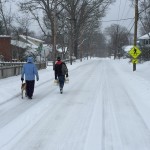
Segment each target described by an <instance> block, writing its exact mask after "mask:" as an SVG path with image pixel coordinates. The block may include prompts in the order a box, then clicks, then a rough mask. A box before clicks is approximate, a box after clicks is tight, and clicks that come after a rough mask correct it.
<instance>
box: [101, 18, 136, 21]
mask: <svg viewBox="0 0 150 150" xmlns="http://www.w3.org/2000/svg"><path fill="white" fill-rule="evenodd" d="M130 19H134V18H124V19H116V20H106V21H101V22H112V21H122V20H130Z"/></svg>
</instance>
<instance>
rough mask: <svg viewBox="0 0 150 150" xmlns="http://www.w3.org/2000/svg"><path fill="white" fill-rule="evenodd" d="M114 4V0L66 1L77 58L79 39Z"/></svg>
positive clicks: (65, 6)
mask: <svg viewBox="0 0 150 150" xmlns="http://www.w3.org/2000/svg"><path fill="white" fill-rule="evenodd" d="M112 2H113V1H112V0H92V1H91V0H71V1H70V0H64V5H63V7H64V8H65V10H66V11H67V12H68V15H67V16H68V18H69V22H70V25H71V27H72V46H73V53H74V55H75V56H76V57H77V58H78V57H79V56H78V45H79V44H78V43H79V40H80V38H79V37H80V36H81V34H83V33H84V32H86V31H87V27H89V26H88V25H89V24H94V22H93V21H94V20H96V21H97V20H99V19H100V18H101V17H103V16H104V13H105V12H106V10H107V8H108V6H109V5H110V4H111V3H112ZM93 26H94V25H93ZM90 27H92V25H91V26H90ZM88 29H91V28H88Z"/></svg>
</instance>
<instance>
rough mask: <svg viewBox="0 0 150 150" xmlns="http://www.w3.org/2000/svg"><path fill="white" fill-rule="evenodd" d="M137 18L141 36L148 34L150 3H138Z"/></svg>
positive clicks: (146, 1)
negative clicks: (139, 23)
mask: <svg viewBox="0 0 150 150" xmlns="http://www.w3.org/2000/svg"><path fill="white" fill-rule="evenodd" d="M139 18H140V22H141V28H140V33H141V35H143V34H146V33H149V32H150V1H149V0H144V1H143V2H141V3H140V11H139Z"/></svg>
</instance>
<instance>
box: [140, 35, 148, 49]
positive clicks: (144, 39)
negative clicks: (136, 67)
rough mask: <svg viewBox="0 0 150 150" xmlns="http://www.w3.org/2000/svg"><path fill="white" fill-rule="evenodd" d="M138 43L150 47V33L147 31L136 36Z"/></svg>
mask: <svg viewBox="0 0 150 150" xmlns="http://www.w3.org/2000/svg"><path fill="white" fill-rule="evenodd" d="M138 45H139V46H142V47H143V46H144V47H150V33H147V34H145V35H143V36H141V37H139V38H138Z"/></svg>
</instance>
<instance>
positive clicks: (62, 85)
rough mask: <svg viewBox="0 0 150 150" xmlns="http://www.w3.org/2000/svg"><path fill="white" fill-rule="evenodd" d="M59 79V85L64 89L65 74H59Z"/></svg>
mask: <svg viewBox="0 0 150 150" xmlns="http://www.w3.org/2000/svg"><path fill="white" fill-rule="evenodd" d="M58 80H59V87H60V89H63V87H64V82H65V76H59V77H58Z"/></svg>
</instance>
